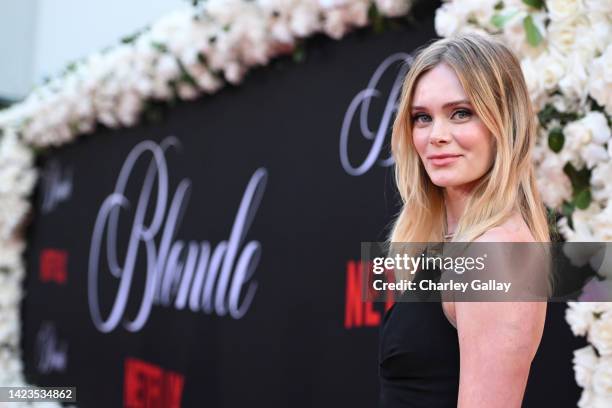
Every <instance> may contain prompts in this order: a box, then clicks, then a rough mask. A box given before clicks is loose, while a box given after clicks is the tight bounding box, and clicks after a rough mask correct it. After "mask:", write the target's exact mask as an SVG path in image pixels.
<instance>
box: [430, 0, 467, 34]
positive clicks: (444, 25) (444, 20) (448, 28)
mask: <svg viewBox="0 0 612 408" xmlns="http://www.w3.org/2000/svg"><path fill="white" fill-rule="evenodd" d="M456 9H457V7H456V5H455V3H444V4H443V5H442V7H439V8H438V9H437V10H436V17H435V28H436V33H437V34H438V35H439V36H441V37H450V36H452V35H453V34H455V33H456V32H457V31H458V30H459V26H461V25H462V24H463V23H464V21H463V19H462V17H461V16H460V15H459V13H457V12H456Z"/></svg>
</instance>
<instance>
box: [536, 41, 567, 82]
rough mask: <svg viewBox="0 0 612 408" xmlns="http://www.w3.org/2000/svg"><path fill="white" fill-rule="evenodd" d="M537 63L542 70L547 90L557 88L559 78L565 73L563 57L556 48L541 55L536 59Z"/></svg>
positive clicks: (542, 77) (539, 69)
mask: <svg viewBox="0 0 612 408" xmlns="http://www.w3.org/2000/svg"><path fill="white" fill-rule="evenodd" d="M535 65H536V67H537V70H538V71H539V72H540V76H541V83H542V86H543V87H544V89H546V90H553V89H555V88H556V87H557V86H558V84H559V80H560V79H561V78H563V76H564V75H565V66H564V65H563V59H562V57H561V55H559V54H558V53H557V52H555V51H554V50H551V52H547V53H543V54H542V55H540V57H539V58H538V59H537V60H536V61H535Z"/></svg>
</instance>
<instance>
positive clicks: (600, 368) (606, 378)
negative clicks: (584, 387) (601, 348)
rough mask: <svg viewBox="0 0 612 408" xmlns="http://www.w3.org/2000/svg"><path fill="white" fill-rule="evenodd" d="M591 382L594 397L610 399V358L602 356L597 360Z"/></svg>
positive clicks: (611, 387) (611, 364) (611, 394)
mask: <svg viewBox="0 0 612 408" xmlns="http://www.w3.org/2000/svg"><path fill="white" fill-rule="evenodd" d="M592 381H593V391H594V392H595V395H596V396H598V397H602V398H610V399H612V356H602V357H601V358H600V359H599V363H598V364H597V366H596V367H595V370H594V372H593V379H592Z"/></svg>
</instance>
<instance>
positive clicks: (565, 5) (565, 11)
mask: <svg viewBox="0 0 612 408" xmlns="http://www.w3.org/2000/svg"><path fill="white" fill-rule="evenodd" d="M546 8H547V9H548V13H549V15H550V19H551V20H553V21H561V20H566V19H568V18H573V17H575V16H576V15H578V14H581V13H583V12H584V4H583V2H582V0H547V1H546Z"/></svg>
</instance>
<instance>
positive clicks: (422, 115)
mask: <svg viewBox="0 0 612 408" xmlns="http://www.w3.org/2000/svg"><path fill="white" fill-rule="evenodd" d="M421 118H429V115H425V114H423V113H419V114H417V115H414V116H413V117H412V120H413V121H414V122H415V123H419V122H420V120H419V119H421Z"/></svg>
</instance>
